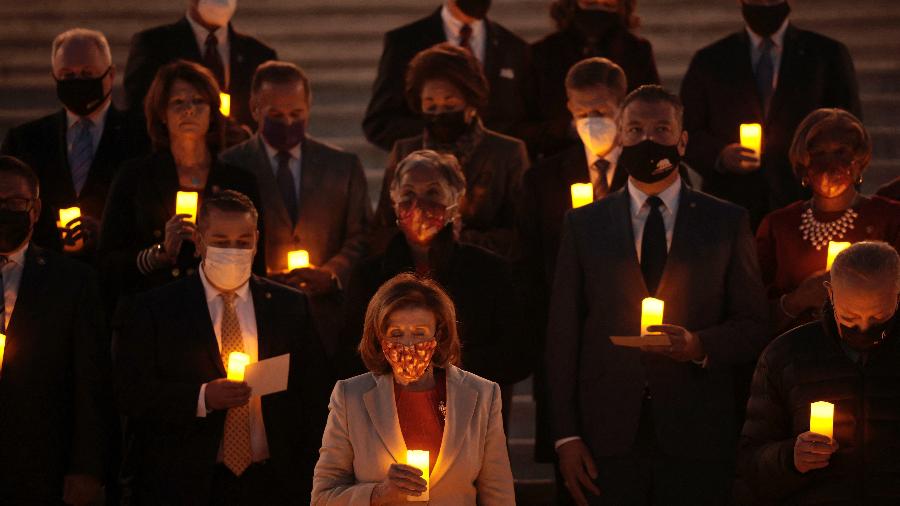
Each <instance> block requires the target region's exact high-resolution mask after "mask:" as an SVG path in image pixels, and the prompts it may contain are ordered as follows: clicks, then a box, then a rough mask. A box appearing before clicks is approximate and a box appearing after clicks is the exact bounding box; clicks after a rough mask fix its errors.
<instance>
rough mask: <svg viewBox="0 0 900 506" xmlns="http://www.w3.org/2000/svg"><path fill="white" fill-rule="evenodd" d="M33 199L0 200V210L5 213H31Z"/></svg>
mask: <svg viewBox="0 0 900 506" xmlns="http://www.w3.org/2000/svg"><path fill="white" fill-rule="evenodd" d="M34 200H35V199H23V198H11V199H0V209H3V210H5V211H16V212H22V211H31V209H32V207H34Z"/></svg>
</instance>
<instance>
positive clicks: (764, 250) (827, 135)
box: [756, 109, 900, 333]
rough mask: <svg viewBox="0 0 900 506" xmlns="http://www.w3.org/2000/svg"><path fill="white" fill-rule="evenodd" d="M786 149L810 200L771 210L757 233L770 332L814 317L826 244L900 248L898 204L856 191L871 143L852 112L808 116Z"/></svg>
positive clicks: (821, 297) (819, 301) (822, 297)
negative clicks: (876, 242) (871, 242)
mask: <svg viewBox="0 0 900 506" xmlns="http://www.w3.org/2000/svg"><path fill="white" fill-rule="evenodd" d="M789 154H790V158H791V163H792V164H793V166H794V172H795V174H796V176H797V178H798V179H799V180H800V181H801V184H802V185H803V186H804V187H806V188H809V189H810V190H811V192H812V198H811V199H809V200H801V201H798V202H794V203H793V204H791V205H789V206H787V207H785V208H783V209H779V210H777V211H774V212H772V213H771V214H769V215H768V216H766V217H765V218H764V219H763V221H762V223H761V224H760V227H759V230H758V231H757V233H756V237H757V248H758V251H759V261H760V266H761V269H762V274H763V282H764V283H765V284H766V288H767V290H768V293H769V299H770V305H771V312H772V320H771V321H772V325H773V331H775V333H778V332H780V331H784V330H786V329H788V328H791V327H795V326H797V325H799V324H801V323H805V322H808V321H811V320H813V319H817V313H818V312H819V311H820V310H821V309H822V303H823V302H824V301H825V298H826V296H827V295H826V290H825V286H824V281H826V280H827V279H828V272H827V263H826V260H827V255H828V250H829V243H835V242H850V243H855V242H860V241H866V240H879V241H885V242H887V243H888V244H891V245H893V246H894V247H895V248H900V203H897V202H894V201H891V200H888V199H886V198H883V197H879V196H872V197H867V196H864V195H861V194H860V193H859V184H860V183H861V182H862V178H863V175H864V174H865V171H866V169H867V168H868V166H869V160H870V159H871V157H872V141H871V139H870V137H869V133H868V132H867V131H866V128H865V127H864V126H863V124H862V122H860V121H859V120H858V119H857V118H856V117H855V116H853V115H852V114H850V113H849V112H847V111H844V110H841V109H818V110H816V111H814V112H812V113H810V115H809V116H807V117H806V119H804V120H803V122H802V123H800V126H799V127H798V128H797V132H796V134H795V135H794V141H793V142H792V144H791V149H790V153H789Z"/></svg>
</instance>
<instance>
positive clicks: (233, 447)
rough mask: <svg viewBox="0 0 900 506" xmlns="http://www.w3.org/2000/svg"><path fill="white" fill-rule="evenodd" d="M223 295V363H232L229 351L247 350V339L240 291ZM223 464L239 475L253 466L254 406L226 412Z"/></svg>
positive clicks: (240, 407)
mask: <svg viewBox="0 0 900 506" xmlns="http://www.w3.org/2000/svg"><path fill="white" fill-rule="evenodd" d="M220 297H222V332H221V334H222V363H223V364H227V363H228V354H229V353H231V352H233V351H240V352H243V351H244V338H243V336H242V334H241V324H240V321H238V317H237V311H236V310H235V308H234V301H235V298H236V297H237V294H236V293H234V292H224V293H222V294H220ZM222 450H223V452H222V453H223V459H222V460H223V463H224V464H225V467H227V468H228V469H230V470H231V472H232V473H234V475H235V476H240V475H241V474H243V473H244V471H246V470H247V468H248V467H250V463H251V462H252V461H253V453H252V449H251V447H250V405H249V404H245V405H243V406H239V407H237V408H231V409H229V410H228V413H227V414H226V415H225V434H224V435H223V439H222Z"/></svg>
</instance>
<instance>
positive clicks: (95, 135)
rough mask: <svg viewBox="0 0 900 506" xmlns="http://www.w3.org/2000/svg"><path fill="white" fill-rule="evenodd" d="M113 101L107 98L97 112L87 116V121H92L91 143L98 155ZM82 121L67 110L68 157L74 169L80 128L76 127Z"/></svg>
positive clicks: (90, 130) (90, 129) (95, 153)
mask: <svg viewBox="0 0 900 506" xmlns="http://www.w3.org/2000/svg"><path fill="white" fill-rule="evenodd" d="M111 103H112V100H111V99H109V98H107V99H106V102H104V103H103V105H101V106H100V107H98V108H97V110H96V111H94V112H92V113H90V114H88V115H87V119H89V120H91V127H90V128H89V129H88V131H89V132H90V133H91V142H92V149H93V153H94V155H95V156H96V155H97V148H98V147H99V146H100V139H102V138H103V127H104V126H106V112H107V111H109V106H110V104H111ZM79 121H81V116H78V115H77V114H75V113H73V112H71V111H69V110H68V109H66V155H67V156H68V157H69V167H72V148H73V147H74V146H75V138H76V137H77V136H78V128H75V125H76V124H77V123H78V122H79Z"/></svg>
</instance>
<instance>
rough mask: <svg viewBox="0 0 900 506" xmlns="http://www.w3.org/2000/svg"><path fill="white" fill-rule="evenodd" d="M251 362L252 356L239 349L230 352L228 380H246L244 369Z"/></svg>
mask: <svg viewBox="0 0 900 506" xmlns="http://www.w3.org/2000/svg"><path fill="white" fill-rule="evenodd" d="M249 363H250V356H249V355H247V354H246V353H241V352H239V351H232V352H231V353H229V354H228V380H229V381H238V382H240V381H244V369H246V368H247V364H249Z"/></svg>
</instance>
